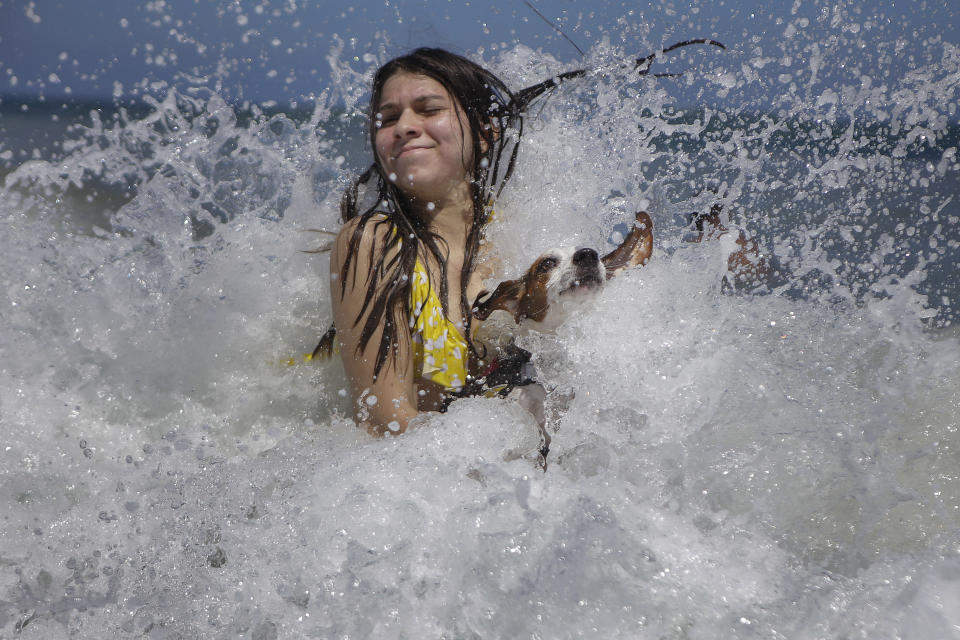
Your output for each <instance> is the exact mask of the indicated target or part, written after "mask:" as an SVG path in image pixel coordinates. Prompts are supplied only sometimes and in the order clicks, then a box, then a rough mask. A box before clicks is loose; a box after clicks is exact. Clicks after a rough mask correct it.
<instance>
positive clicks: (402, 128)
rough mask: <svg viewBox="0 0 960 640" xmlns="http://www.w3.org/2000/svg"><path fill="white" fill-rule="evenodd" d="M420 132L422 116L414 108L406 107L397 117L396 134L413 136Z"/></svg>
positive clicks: (401, 136) (400, 136) (398, 135)
mask: <svg viewBox="0 0 960 640" xmlns="http://www.w3.org/2000/svg"><path fill="white" fill-rule="evenodd" d="M419 133H420V118H419V117H418V116H417V114H416V113H414V112H413V110H412V109H404V110H403V111H402V112H400V116H399V117H398V118H397V126H396V127H395V128H394V135H396V136H397V137H398V138H403V137H407V136H410V137H413V136H416V135H418V134H419Z"/></svg>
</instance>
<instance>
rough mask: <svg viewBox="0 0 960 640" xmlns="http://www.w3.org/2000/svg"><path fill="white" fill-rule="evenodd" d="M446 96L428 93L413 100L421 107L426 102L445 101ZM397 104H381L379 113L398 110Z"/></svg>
mask: <svg viewBox="0 0 960 640" xmlns="http://www.w3.org/2000/svg"><path fill="white" fill-rule="evenodd" d="M445 99H446V96H445V95H443V94H441V93H427V94H424V95H422V96H417V97H416V98H414V99H413V103H414V104H415V105H418V106H419V105H421V104H423V103H424V102H429V101H430V100H445ZM397 108H399V107H398V106H397V103H395V102H384V103H381V104H380V108H379V109H377V111H388V110H390V109H397Z"/></svg>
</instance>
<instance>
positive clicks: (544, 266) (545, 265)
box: [537, 257, 560, 273]
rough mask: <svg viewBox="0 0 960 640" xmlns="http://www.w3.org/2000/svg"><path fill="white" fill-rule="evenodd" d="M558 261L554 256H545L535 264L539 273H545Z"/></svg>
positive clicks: (554, 267)
mask: <svg viewBox="0 0 960 640" xmlns="http://www.w3.org/2000/svg"><path fill="white" fill-rule="evenodd" d="M558 264H560V262H559V261H558V260H557V259H556V258H552V257H547V258H544V259H543V260H541V261H540V264H538V265H537V271H538V272H540V273H545V272H547V271H550V269H556V268H557V265H558Z"/></svg>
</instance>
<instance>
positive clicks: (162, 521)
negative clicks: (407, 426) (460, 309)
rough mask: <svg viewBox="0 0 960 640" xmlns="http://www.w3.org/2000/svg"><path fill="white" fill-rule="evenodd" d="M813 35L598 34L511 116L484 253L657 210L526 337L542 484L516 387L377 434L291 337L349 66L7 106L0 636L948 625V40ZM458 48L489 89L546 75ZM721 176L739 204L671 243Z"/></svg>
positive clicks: (958, 73) (351, 102) (861, 631)
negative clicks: (669, 64)
mask: <svg viewBox="0 0 960 640" xmlns="http://www.w3.org/2000/svg"><path fill="white" fill-rule="evenodd" d="M839 31H840V30H838V33H839ZM836 37H837V38H840V39H842V37H844V36H842V34H841V35H838V36H836ZM851 37H852V36H851ZM793 42H797V40H794V41H793ZM728 44H730V43H728ZM828 44H830V43H827V42H825V41H814V42H803V43H802V44H793V45H787V44H784V45H783V48H782V50H781V51H779V52H767V53H763V52H760V51H758V50H756V49H751V48H750V47H749V46H744V47H742V48H740V49H739V50H738V49H736V48H733V50H732V51H730V52H727V53H722V54H720V53H718V54H717V57H710V56H706V57H702V58H696V57H694V58H692V59H691V61H690V62H689V66H688V67H687V68H686V69H685V70H687V71H688V75H687V76H685V77H681V78H680V79H661V80H656V79H654V78H652V77H649V78H638V77H637V76H636V75H635V74H634V73H632V72H631V70H630V69H629V68H628V67H624V66H623V65H621V64H620V61H622V60H624V59H628V58H629V57H630V55H631V54H635V53H636V52H635V51H633V48H635V47H632V48H627V47H624V46H622V45H620V44H611V42H610V41H609V40H607V41H603V42H600V43H599V44H597V45H596V46H595V47H594V49H593V50H591V51H590V52H589V54H588V59H587V60H586V62H587V63H588V64H589V65H591V66H592V67H593V68H597V69H599V71H598V72H596V73H593V74H590V75H588V76H587V78H585V79H584V80H582V81H578V82H571V83H568V84H566V85H565V86H563V87H561V88H560V89H559V90H557V91H555V92H554V93H552V94H551V95H550V96H549V98H547V99H545V100H544V101H542V102H540V103H539V104H537V105H536V108H535V109H533V110H531V113H530V114H529V116H528V119H527V122H526V124H525V128H524V132H523V139H522V147H521V153H520V156H519V162H518V165H517V171H516V175H515V176H514V177H513V179H512V182H511V183H510V185H509V187H508V188H507V190H506V191H505V192H504V194H503V196H502V197H501V199H500V200H499V201H498V202H497V203H496V209H497V218H496V220H495V222H494V223H493V224H492V226H491V227H490V229H489V241H490V242H491V243H492V244H493V246H494V247H495V248H496V250H497V253H498V255H499V260H500V269H501V271H502V274H503V275H504V276H507V277H509V276H515V275H517V274H519V273H520V271H521V270H522V269H523V268H524V267H525V266H526V265H527V264H529V263H530V261H531V260H532V259H533V258H534V257H535V256H536V255H537V254H538V253H539V252H540V251H542V250H543V249H546V248H548V247H551V246H555V245H559V244H574V245H578V246H593V247H596V248H597V249H598V250H600V251H605V250H609V249H610V248H612V247H613V246H614V243H615V242H616V241H617V239H618V238H619V237H621V236H622V233H623V232H624V231H625V230H626V225H627V224H628V223H629V222H630V221H631V220H632V215H633V212H634V211H635V210H638V209H641V208H642V209H645V210H647V211H649V212H650V214H651V216H652V218H653V221H654V237H655V248H654V255H653V259H652V260H651V262H650V263H649V264H648V265H647V266H644V267H642V268H637V269H634V270H631V271H629V272H626V273H623V274H621V275H620V276H618V277H617V278H615V279H614V280H611V281H610V282H608V284H607V286H606V287H605V288H604V289H603V290H602V292H600V293H599V294H598V295H597V296H596V297H595V298H594V299H593V300H591V301H589V302H588V303H587V304H585V305H584V306H583V307H582V308H580V309H579V310H578V311H577V312H575V313H572V314H571V315H570V316H569V317H568V319H567V321H566V322H565V323H564V324H563V325H562V326H561V327H560V328H559V329H558V330H557V331H556V332H555V333H552V334H549V335H541V334H537V333H536V332H532V331H521V332H520V334H519V336H518V338H517V339H518V341H519V342H520V344H522V345H523V346H525V347H526V348H528V349H530V350H531V351H532V352H533V353H534V362H535V364H536V366H537V369H538V371H539V374H538V375H539V379H540V380H541V382H542V383H543V384H544V385H545V386H546V387H547V388H549V389H550V390H551V395H550V401H549V406H548V408H549V410H550V414H551V417H552V423H551V429H552V430H553V444H552V448H551V451H550V455H549V460H548V463H549V464H548V467H547V470H546V472H544V471H542V470H541V469H540V468H538V466H537V465H536V464H535V457H534V455H533V452H534V450H535V449H536V446H537V435H536V430H535V427H534V425H533V424H532V423H531V420H530V418H529V416H527V415H526V414H525V413H524V412H523V410H521V409H520V408H519V407H517V406H516V405H515V404H514V403H512V402H511V401H510V400H501V399H480V398H474V399H465V400H461V401H458V402H455V403H454V404H453V405H452V406H451V407H450V411H449V412H448V413H446V414H443V415H435V416H432V417H431V418H430V419H429V420H428V421H427V422H426V423H425V424H424V425H423V426H422V428H419V429H416V430H414V431H412V432H410V433H407V434H405V435H403V436H402V437H396V438H387V439H382V440H377V439H373V438H371V437H369V436H367V435H366V433H364V432H362V431H360V430H359V429H358V428H357V427H356V426H355V425H354V424H353V422H352V421H351V420H350V419H349V415H350V405H349V399H348V398H347V397H346V391H345V389H346V382H345V379H344V375H343V371H342V368H341V366H340V365H339V363H338V362H337V361H333V362H330V363H304V362H303V360H302V357H301V356H302V354H304V353H307V352H309V351H310V350H311V349H312V348H313V346H314V345H315V343H316V341H317V339H318V337H319V336H320V335H321V334H322V333H323V331H324V330H325V329H326V326H327V323H328V322H329V321H330V294H329V290H328V278H329V274H328V258H327V256H326V254H323V253H311V252H309V251H310V250H312V249H316V248H317V247H320V246H322V245H323V244H324V242H325V241H326V240H327V238H328V236H327V235H324V234H322V233H318V232H315V231H308V230H310V229H322V230H327V231H335V230H336V229H337V225H338V207H337V203H338V200H339V196H340V194H341V193H342V191H343V189H344V188H345V187H346V186H347V185H348V184H349V181H350V180H351V178H352V177H353V176H355V175H356V173H357V171H358V170H360V169H362V168H363V167H364V163H365V162H367V161H368V159H367V156H366V155H365V151H364V143H363V140H362V138H363V132H362V127H363V124H362V117H361V112H362V108H363V100H362V98H360V97H359V96H357V95H356V89H355V87H356V86H358V85H360V86H362V84H360V83H364V82H366V80H365V79H364V75H363V74H364V73H365V72H367V71H368V69H367V68H366V67H364V68H358V69H356V70H355V71H354V72H353V74H352V75H351V74H350V73H344V74H342V75H341V76H340V77H341V80H340V82H341V84H340V85H339V86H338V88H337V89H338V90H335V91H333V92H331V93H330V94H327V95H326V96H325V97H323V98H321V99H318V100H317V101H316V103H315V104H314V105H313V106H312V107H311V108H308V109H306V110H305V111H304V110H302V111H300V112H298V113H297V114H292V113H284V112H282V111H281V112H274V113H266V112H264V111H263V110H261V109H260V108H258V107H257V106H256V105H246V106H245V107H244V108H238V107H237V106H236V105H232V104H228V103H227V102H226V101H225V100H224V99H223V97H222V96H220V95H219V94H218V93H217V92H215V91H210V90H206V89H204V88H203V87H180V86H167V87H161V88H158V89H157V90H156V92H155V95H150V96H148V98H147V99H146V101H145V102H143V103H141V104H139V105H137V108H136V109H132V108H120V107H123V105H119V107H115V108H113V109H112V110H104V109H101V110H99V111H97V110H93V111H92V112H89V113H88V112H86V111H87V110H86V109H82V111H83V113H80V114H77V113H75V112H74V113H73V115H72V116H71V117H69V118H68V117H66V116H64V115H62V114H61V115H60V117H59V119H58V120H57V121H56V122H55V123H53V124H48V125H44V124H43V123H44V122H48V118H47V117H46V116H44V117H43V118H39V119H35V120H33V121H32V123H30V122H29V121H28V120H26V119H25V118H28V115H29V114H32V115H33V116H35V117H36V116H37V110H38V109H40V108H41V107H40V106H35V107H34V108H33V110H32V111H31V109H27V110H26V111H24V110H23V109H19V108H18V109H17V110H15V111H14V112H10V111H7V112H5V115H4V119H5V122H4V123H3V125H4V127H5V128H6V131H7V132H8V136H12V134H10V132H12V131H14V130H17V131H19V132H20V134H19V135H20V136H21V137H20V138H19V140H21V141H24V140H25V141H26V142H22V144H23V145H24V146H23V148H22V149H21V148H15V147H12V146H10V144H9V143H8V144H7V146H6V147H5V148H4V149H3V150H2V151H3V152H4V154H5V156H4V157H3V160H4V162H5V169H4V171H5V173H6V175H5V177H4V182H3V188H2V193H0V213H2V216H3V226H4V232H3V240H2V247H3V251H2V252H0V261H2V268H0V273H2V274H3V275H2V281H3V287H2V289H0V319H2V334H0V349H2V360H0V412H2V413H0V419H2V442H0V495H2V501H3V504H4V510H3V515H2V518H0V540H2V543H0V636H2V637H22V638H38V639H39V638H42V639H45V640H46V639H55V638H67V637H78V638H112V637H148V638H239V637H244V638H257V639H260V640H264V639H272V638H302V637H316V638H364V637H378V638H422V637H446V638H566V637H587V638H596V637H617V638H658V639H659V638H678V639H679V638H690V639H694V638H696V639H707V638H711V639H712V638H916V639H928V638H956V637H960V477H958V476H960V434H958V418H957V415H958V413H960V337H958V333H957V330H956V326H957V324H956V323H957V309H958V306H957V305H958V301H960V292H958V286H960V285H958V279H957V276H956V268H955V264H956V261H957V258H958V253H960V249H958V242H960V233H958V231H957V229H958V222H960V202H958V201H957V192H958V184H960V165H958V160H957V140H958V125H957V113H956V111H957V100H958V88H960V51H958V49H957V48H956V46H954V45H952V44H950V43H946V42H942V41H930V42H927V43H925V44H924V48H923V52H924V55H923V56H921V57H920V58H917V59H915V60H914V61H913V62H912V64H911V65H908V66H905V67H904V71H903V72H902V73H894V74H890V75H889V76H888V77H886V78H883V79H873V78H871V77H869V76H867V75H863V74H860V73H858V72H857V71H856V70H855V69H853V68H852V65H850V64H849V63H850V62H851V60H852V58H851V56H852V54H851V53H850V50H849V49H846V48H844V47H843V46H834V47H828V46H827V45H828ZM833 44H836V42H833ZM841 44H842V43H841ZM790 47H796V48H795V49H791V48H790ZM880 50H881V51H882V50H883V48H882V47H881V48H880ZM801 52H804V55H800V53H801ZM790 54H793V57H792V59H785V58H788V57H790ZM475 58H476V59H477V60H478V61H479V62H481V63H483V64H485V65H488V66H490V67H492V68H493V69H495V70H496V71H497V72H498V73H500V74H501V75H502V76H503V77H504V78H505V80H506V81H507V82H508V83H509V84H510V86H512V87H514V88H521V87H523V86H527V85H530V84H533V83H535V82H537V81H540V80H542V79H543V78H545V77H549V76H550V75H552V74H555V73H558V72H560V71H563V70H564V69H565V67H564V65H562V64H560V63H558V62H556V61H555V60H552V59H551V58H549V57H548V56H545V55H543V54H542V53H540V52H537V51H534V50H531V49H529V48H527V47H526V46H524V45H522V44H520V45H515V46H512V47H507V48H505V49H499V50H498V51H497V52H495V53H494V52H485V53H476V54H475ZM343 64H344V66H345V67H347V66H349V65H348V64H347V63H346V62H344V63H343ZM828 69H829V70H831V71H830V72H828V71H827V70H828ZM691 87H692V88H691ZM691 92H692V95H694V96H695V97H696V102H695V103H690V102H684V100H685V99H686V98H684V97H683V96H689V95H691ZM351 96H353V97H351ZM757 96H763V100H760V99H758V98H757ZM772 97H773V98H772ZM764 101H765V102H764ZM761 102H763V104H761ZM720 103H725V104H727V105H728V106H726V107H724V106H719V105H720ZM731 103H732V104H741V105H742V106H741V107H730V106H729V104H731ZM8 106H9V105H8ZM24 114H28V115H24ZM64 118H66V119H67V120H68V121H69V122H70V123H79V124H70V126H67V127H63V130H60V129H56V130H53V129H51V128H53V127H61V125H62V121H63V119H64ZM38 122H40V123H41V124H40V125H38V124H37V123H38ZM24 123H27V124H24ZM45 126H46V127H47V133H48V138H52V139H50V140H48V143H49V144H48V143H44V144H48V146H45V147H44V148H43V150H40V151H38V152H37V153H30V151H29V150H30V148H31V145H40V143H39V142H36V141H33V142H30V141H32V140H33V138H31V137H30V136H31V135H33V133H34V132H40V128H38V127H45ZM18 127H19V128H18ZM24 127H27V128H26V129H25V128H24ZM25 131H28V132H30V133H24V132H25ZM505 134H506V135H513V134H514V132H505ZM25 135H26V136H27V137H24V136H25ZM9 139H11V138H10V137H8V140H9ZM41 146H42V145H41ZM23 149H26V151H23ZM717 202H720V203H722V204H723V207H724V208H723V219H724V222H725V224H726V225H727V226H728V227H729V228H731V229H734V231H733V232H732V233H731V235H728V236H726V237H725V238H721V239H719V240H717V241H710V242H702V243H692V242H687V241H686V240H689V239H690V228H689V226H688V214H689V213H690V212H692V211H706V210H707V209H709V208H710V207H711V206H712V205H713V204H715V203H717ZM736 229H742V230H743V231H744V232H745V233H746V234H749V235H750V236H751V237H753V238H755V239H756V240H757V242H758V243H759V246H760V249H761V251H762V252H763V253H764V254H765V256H766V260H767V262H768V264H769V265H770V268H769V274H768V275H767V276H766V277H765V278H764V279H763V281H762V282H760V283H758V284H756V285H753V286H748V287H737V286H732V284H731V283H732V280H731V278H730V274H728V273H727V272H726V258H727V255H728V253H729V251H730V249H731V248H732V245H731V243H732V240H733V238H735V235H733V234H735V233H736ZM491 284H495V283H491ZM501 322H503V320H502V319H501ZM291 362H292V363H291Z"/></svg>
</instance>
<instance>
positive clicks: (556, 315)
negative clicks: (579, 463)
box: [465, 211, 653, 471]
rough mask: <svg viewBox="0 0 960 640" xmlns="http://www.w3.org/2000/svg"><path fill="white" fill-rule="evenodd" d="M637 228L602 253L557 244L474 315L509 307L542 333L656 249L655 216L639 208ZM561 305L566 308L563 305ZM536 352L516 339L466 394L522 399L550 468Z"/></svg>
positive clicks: (487, 297) (480, 300)
mask: <svg viewBox="0 0 960 640" xmlns="http://www.w3.org/2000/svg"><path fill="white" fill-rule="evenodd" d="M635 218H636V220H635V222H634V226H633V228H632V229H631V230H630V233H628V234H627V237H626V238H624V240H623V242H622V243H621V244H620V246H618V247H617V248H616V249H614V250H613V251H611V252H610V253H608V254H607V255H605V256H603V257H602V258H601V257H600V256H599V254H598V253H597V252H596V251H595V250H594V249H589V248H588V249H569V248H562V249H552V250H550V251H548V252H547V253H544V254H543V255H541V256H540V257H539V258H537V259H536V260H535V261H534V262H533V264H532V265H530V268H529V269H527V271H526V273H524V275H523V276H522V277H520V278H518V279H516V280H506V281H504V282H501V283H500V284H499V285H498V286H497V288H496V289H495V290H494V292H493V293H492V294H488V293H487V292H482V293H481V294H480V295H479V296H477V302H476V303H475V304H474V306H473V311H472V312H473V316H474V317H475V318H477V319H478V320H486V319H487V318H488V317H489V316H490V314H491V313H493V312H494V311H498V310H501V311H506V312H508V313H509V314H511V315H512V316H513V320H514V322H516V323H517V324H521V323H522V322H524V321H527V322H528V324H532V325H533V328H534V329H535V330H537V331H540V332H549V331H551V330H552V329H555V328H556V327H557V326H558V325H559V324H560V323H561V322H562V321H563V319H564V312H565V311H567V310H569V306H568V305H566V302H567V301H569V300H577V299H579V298H582V297H583V296H584V295H585V294H587V293H588V292H592V291H595V290H596V289H598V288H599V287H601V286H602V285H603V283H604V282H605V281H607V280H609V279H610V278H612V277H613V276H614V275H616V274H617V273H619V272H620V271H623V270H624V269H627V268H629V267H633V266H638V265H644V264H646V263H647V262H648V261H649V260H650V255H651V254H652V253H653V221H651V220H650V216H649V215H647V213H646V212H643V211H640V212H637V214H636V216H635ZM558 307H560V308H558ZM529 361H530V353H529V352H527V351H525V350H524V349H521V348H519V347H517V346H515V345H514V344H513V343H512V342H511V343H510V344H508V345H507V347H506V348H505V349H503V350H502V352H501V353H500V354H498V355H497V357H496V358H494V360H493V362H492V363H491V364H490V365H488V367H487V369H486V371H485V372H484V374H483V375H482V376H480V377H479V378H477V379H474V380H471V388H470V389H469V390H466V393H465V395H481V394H483V393H485V392H486V390H487V389H490V388H496V389H499V391H498V395H501V396H504V397H505V396H506V395H508V394H509V395H510V397H512V398H514V399H516V401H517V402H518V403H519V404H520V406H522V407H523V408H524V409H526V410H527V411H529V412H530V414H531V415H532V416H533V417H534V419H535V420H536V422H537V427H538V428H539V431H540V445H541V446H540V448H539V454H540V455H539V458H538V464H539V466H540V467H541V468H542V469H543V470H544V471H546V470H547V454H548V453H549V452H550V440H551V438H550V434H549V432H548V430H547V428H546V423H547V421H546V415H545V409H544V404H545V400H546V395H547V394H546V390H545V389H544V387H543V386H542V385H541V384H539V383H537V382H536V381H535V380H534V379H533V374H532V372H531V371H530V369H531V368H532V367H531V365H530V364H529Z"/></svg>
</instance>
